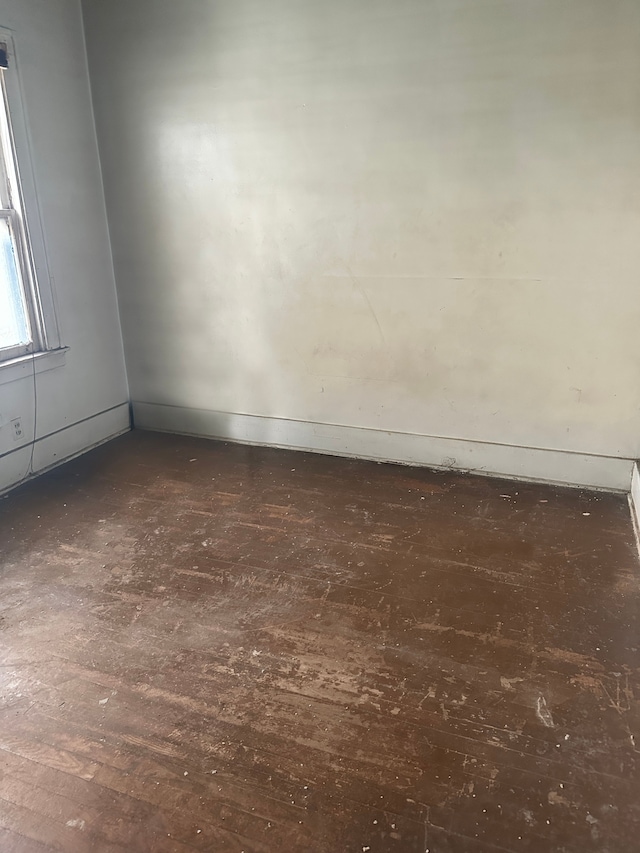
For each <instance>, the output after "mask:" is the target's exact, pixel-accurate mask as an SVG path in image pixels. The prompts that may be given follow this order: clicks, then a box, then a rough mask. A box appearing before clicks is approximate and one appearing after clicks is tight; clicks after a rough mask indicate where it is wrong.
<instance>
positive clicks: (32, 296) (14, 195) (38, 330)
mask: <svg viewBox="0 0 640 853" xmlns="http://www.w3.org/2000/svg"><path fill="white" fill-rule="evenodd" d="M0 89H1V92H0V364H2V363H6V362H7V361H14V360H15V359H20V358H21V357H25V356H29V357H31V356H32V355H35V354H44V353H45V352H47V351H49V350H53V349H56V347H59V340H58V337H57V328H56V324H55V315H54V311H53V301H52V294H51V289H50V284H49V276H48V274H47V266H46V258H45V254H44V241H43V239H42V233H41V231H40V227H39V225H40V223H39V216H38V215H37V213H38V211H37V201H36V199H35V191H34V187H33V176H32V174H31V169H30V161H29V156H28V155H29V151H28V143H27V132H26V126H25V124H24V115H23V111H22V102H21V96H20V87H19V83H18V79H17V69H16V68H15V52H14V50H13V43H12V41H11V39H10V37H8V36H7V34H5V33H3V32H2V30H0ZM38 260H39V263H38Z"/></svg>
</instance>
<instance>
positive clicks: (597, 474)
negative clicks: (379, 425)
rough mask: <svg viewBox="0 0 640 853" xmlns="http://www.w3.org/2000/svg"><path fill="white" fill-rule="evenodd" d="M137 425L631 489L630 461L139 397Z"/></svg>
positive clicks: (501, 474) (431, 465)
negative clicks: (255, 413)
mask: <svg viewBox="0 0 640 853" xmlns="http://www.w3.org/2000/svg"><path fill="white" fill-rule="evenodd" d="M132 409H133V422H134V425H135V427H137V428H139V429H148V430H155V431H158V432H171V433H180V434H184V435H194V436H201V437H204V438H217V439H222V440H225V441H233V442H237V443H241V444H256V445H263V446H268V447H282V448H287V449H289V450H306V451H311V452H314V453H327V454H331V455H334V456H350V457H357V458H360V459H373V460H375V461H384V462H399V463H402V464H405V465H420V466H424V467H428V468H441V469H452V470H460V471H469V472H472V473H476V474H484V475H486V476H493V477H508V478H510V479H517V480H527V481H533V482H545V483H556V484H560V485H566V486H581V487H587V488H592V489H603V490H607V491H616V492H629V489H630V484H631V473H632V469H633V460H631V459H623V458H618V457H609V456H594V455H589V454H583V453H572V452H569V451H563V450H544V449H542V448H531V447H517V446H511V445H505V444H492V443H489V442H481V441H466V440H461V439H454V438H442V437H440V436H430V435H416V434H413V433H402V432H386V431H383V430H376V429H366V428H362V427H350V426H340V425H335V424H321V423H311V422H307V421H296V420H287V419H284V418H271V417H263V416H260V415H243V414H232V413H228V412H216V411H211V410H207V409H191V408H185V407H181V406H167V405H161V404H158V403H145V402H140V401H134V402H133V403H132Z"/></svg>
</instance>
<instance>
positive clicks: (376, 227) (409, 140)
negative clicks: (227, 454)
mask: <svg viewBox="0 0 640 853" xmlns="http://www.w3.org/2000/svg"><path fill="white" fill-rule="evenodd" d="M83 8H84V15H85V25H86V31H87V40H88V49H89V59H90V68H91V73H92V83H93V94H94V103H95V109H96V116H97V123H98V135H99V141H100V147H101V155H102V161H103V170H104V177H105V186H106V191H107V203H108V210H109V215H110V225H111V234H112V242H113V248H114V258H115V268H116V278H117V282H118V287H119V297H120V303H121V310H122V319H123V326H124V333H125V347H126V353H127V362H128V370H129V379H130V386H131V392H132V397H133V399H134V400H135V401H142V402H147V403H164V404H169V405H174V406H180V407H187V408H195V409H202V410H214V411H222V412H236V413H249V414H258V415H266V416H272V417H276V418H292V419H300V420H302V421H315V422H320V423H331V424H345V425H352V426H359V427H370V428H374V429H380V430H394V431H399V432H409V433H419V434H424V435H432V436H448V437H457V438H463V439H473V440H477V441H481V442H498V443H506V444H513V445H527V446H532V447H541V448H555V449H559V450H571V451H580V452H583V453H594V454H603V455H609V456H624V457H633V456H638V455H640V382H639V381H638V376H639V373H640V370H639V368H640V333H639V330H640V323H639V319H640V317H639V315H640V286H639V285H640V280H639V279H640V3H639V2H637V0H607V2H603V0H562V2H559V0H519V2H513V0H440V1H439V2H437V0H396V2H393V3H392V2H389V0H385V1H384V2H382V0H323V2H318V0H313V2H311V0H271V1H270V2H264V0H217V2H216V0H180V2H176V0H85V2H84V4H83Z"/></svg>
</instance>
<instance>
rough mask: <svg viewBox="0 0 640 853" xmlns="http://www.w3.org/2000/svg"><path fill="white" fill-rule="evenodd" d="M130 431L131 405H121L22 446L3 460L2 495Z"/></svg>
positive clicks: (0, 477)
mask: <svg viewBox="0 0 640 853" xmlns="http://www.w3.org/2000/svg"><path fill="white" fill-rule="evenodd" d="M130 428H131V423H130V415H129V404H128V403H122V404H121V405H118V406H115V407H114V408H112V409H108V410H106V411H104V412H99V413H98V414H96V415H92V416H91V417H88V418H84V419H83V420H81V421H78V422H77V423H74V424H70V425H69V426H67V427H64V428H63V429H60V430H57V431H56V432H53V433H51V434H50V435H45V436H43V437H42V438H39V439H38V440H37V441H36V443H35V446H34V448H33V463H32V465H30V464H29V463H30V461H31V445H30V444H28V445H23V446H22V447H20V448H18V449H17V450H16V451H14V452H12V453H8V454H7V455H5V456H3V457H2V459H0V494H1V493H3V492H6V491H8V490H9V489H12V488H14V487H15V486H17V485H18V484H19V483H22V482H25V481H26V480H28V479H30V478H31V477H34V476H36V475H37V474H42V473H43V472H44V471H47V470H49V468H54V467H55V466H57V465H61V464H62V463H63V462H68V461H69V460H70V459H73V458H74V457H75V456H80V455H81V454H82V453H86V452H87V451H88V450H91V449H93V448H94V447H97V446H98V445H99V444H103V443H104V442H105V441H109V440H110V439H112V438H115V437H116V436H118V435H121V434H122V433H124V432H127V431H128V430H129V429H130Z"/></svg>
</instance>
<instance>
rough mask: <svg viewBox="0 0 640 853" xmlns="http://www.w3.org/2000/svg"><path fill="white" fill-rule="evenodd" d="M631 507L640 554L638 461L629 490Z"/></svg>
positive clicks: (639, 477) (639, 468) (639, 472)
mask: <svg viewBox="0 0 640 853" xmlns="http://www.w3.org/2000/svg"><path fill="white" fill-rule="evenodd" d="M629 508H630V509H631V521H632V523H633V530H634V533H635V534H636V544H637V546H638V553H639V554H640V465H639V463H638V462H636V463H635V464H634V466H633V474H632V475H631V489H630V491H629Z"/></svg>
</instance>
